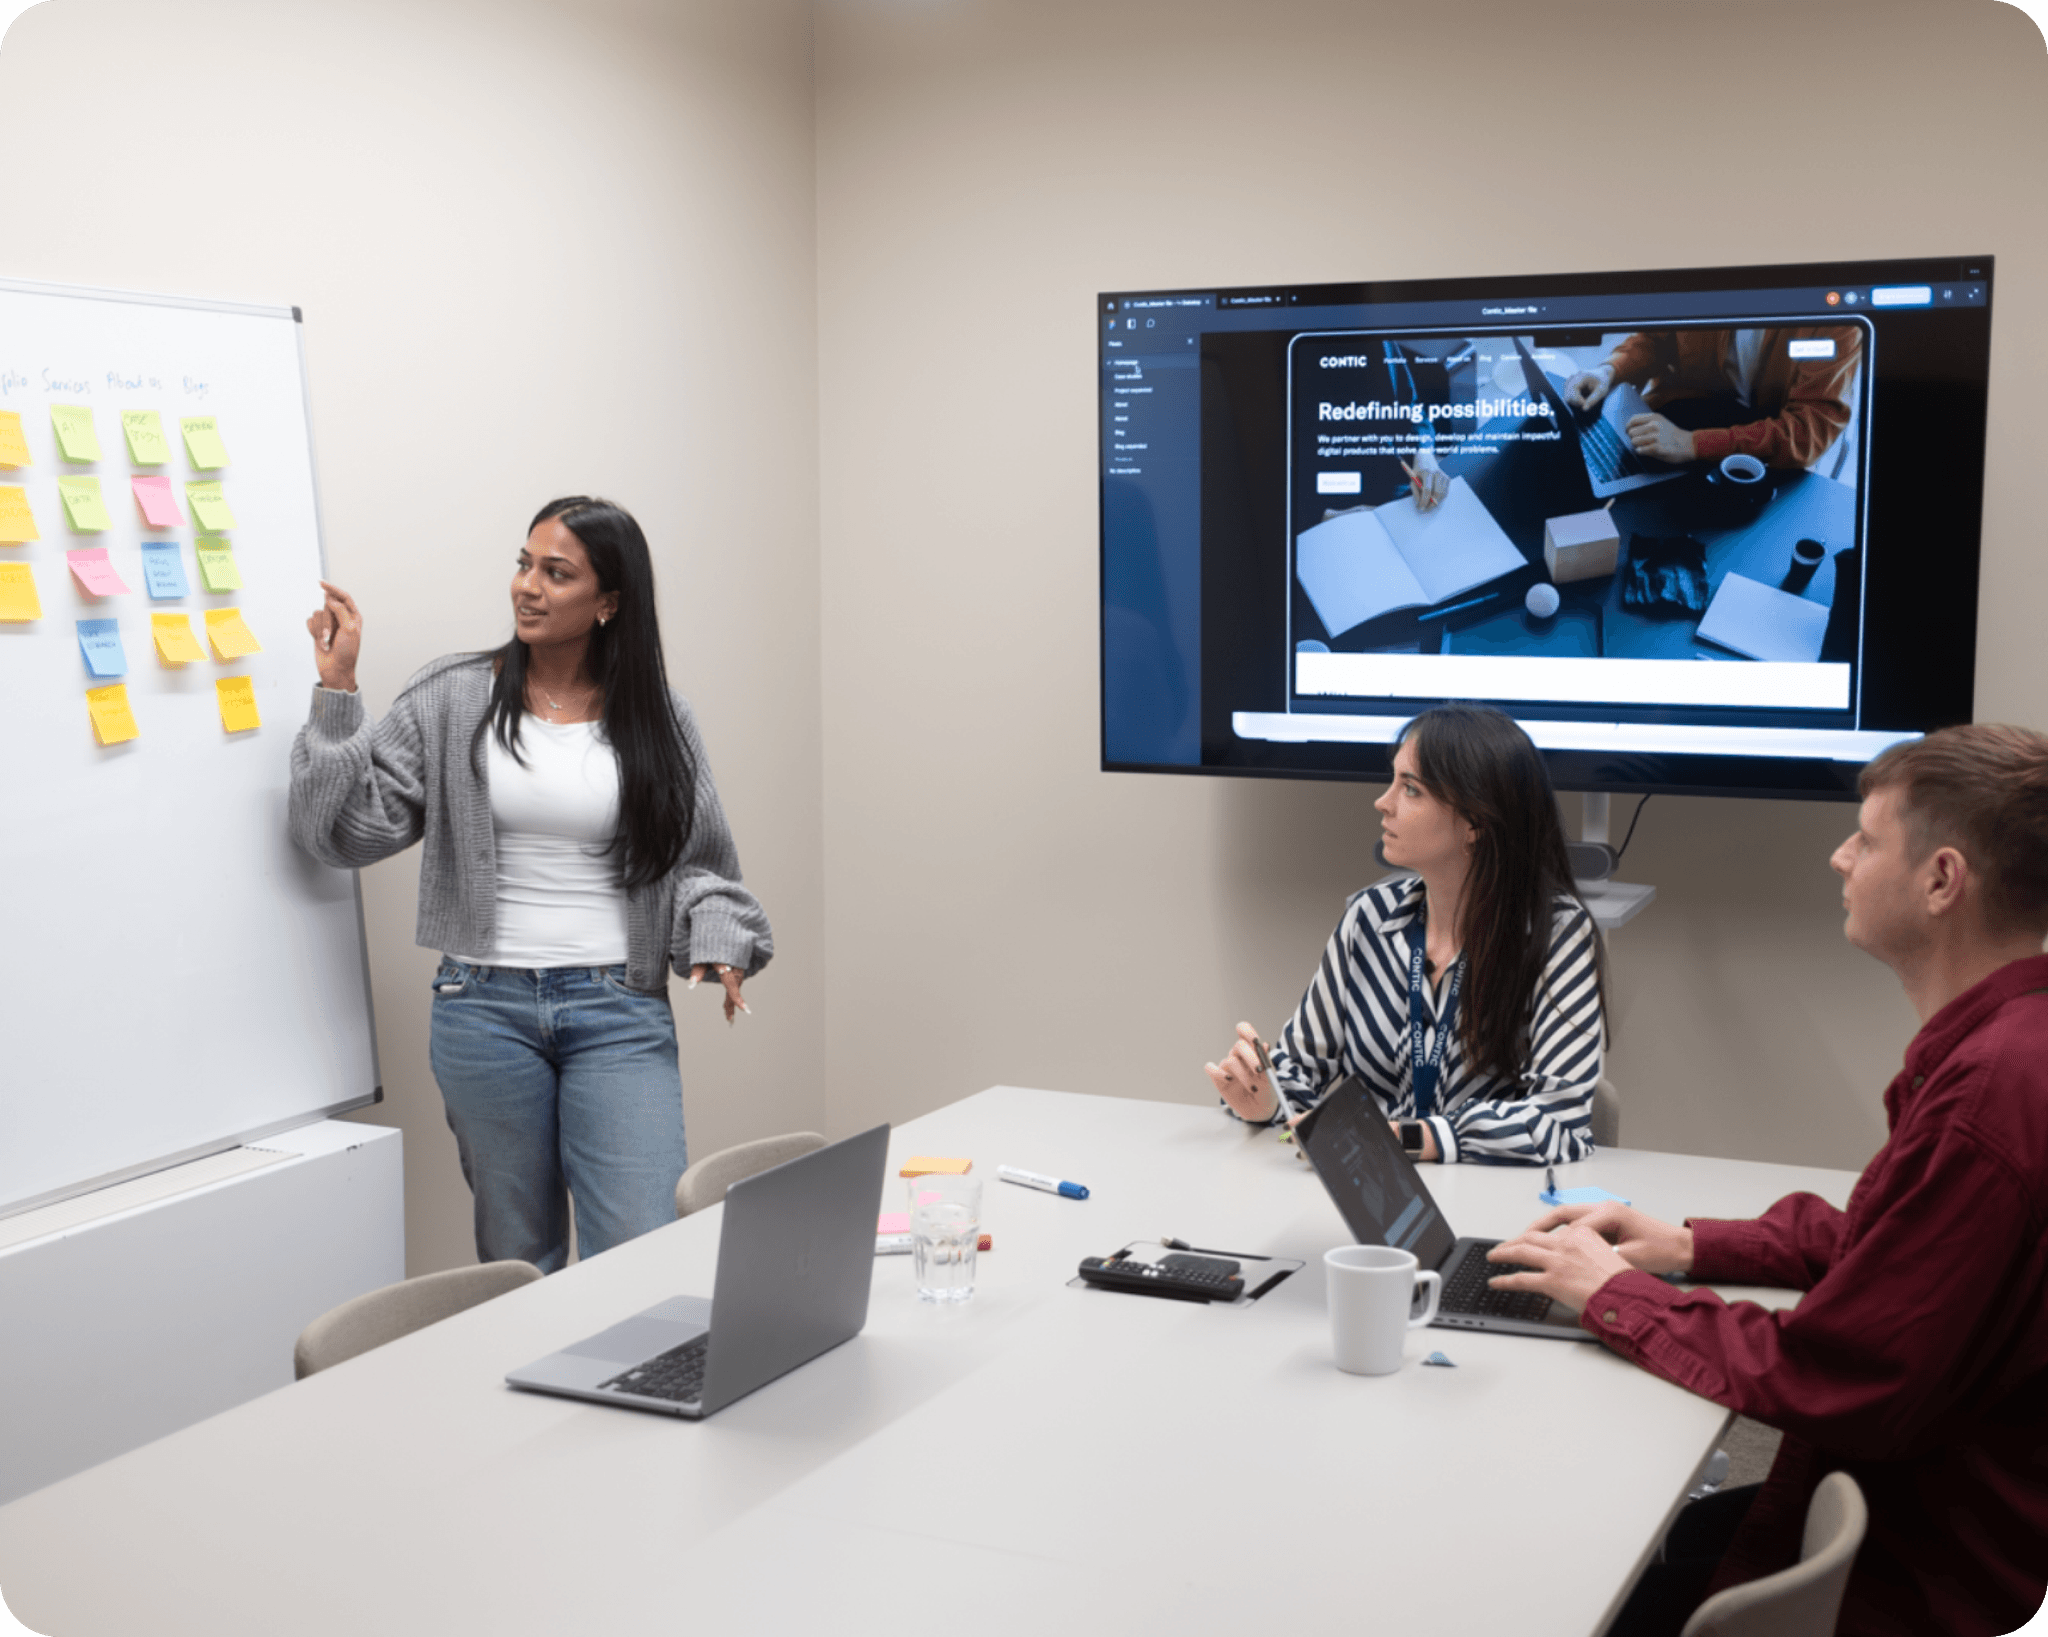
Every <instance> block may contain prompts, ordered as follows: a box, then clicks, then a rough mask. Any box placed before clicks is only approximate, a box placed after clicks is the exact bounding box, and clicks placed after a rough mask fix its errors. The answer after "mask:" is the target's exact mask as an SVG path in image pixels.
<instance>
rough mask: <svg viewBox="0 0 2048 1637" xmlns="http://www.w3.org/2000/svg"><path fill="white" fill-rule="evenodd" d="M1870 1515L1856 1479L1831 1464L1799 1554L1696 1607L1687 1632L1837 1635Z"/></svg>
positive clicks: (1697, 1635)
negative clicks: (1785, 1566) (1796, 1558)
mask: <svg viewBox="0 0 2048 1637" xmlns="http://www.w3.org/2000/svg"><path fill="white" fill-rule="evenodd" d="M1868 1521H1869V1514H1868V1513H1867V1512H1866V1511H1865V1510H1864V1505H1863V1491H1862V1490H1860V1489H1858V1488H1857V1487H1856V1480H1855V1479H1854V1478H1852V1477H1850V1476H1849V1474H1848V1473H1846V1472H1830V1473H1829V1474H1828V1475H1827V1476H1826V1477H1825V1478H1823V1479H1821V1481H1820V1487H1819V1488H1818V1489H1816V1490H1815V1491H1814V1492H1813V1500H1812V1502H1811V1503H1810V1504H1809V1505H1808V1506H1807V1508H1806V1539H1805V1541H1804V1542H1803V1543H1802V1544H1801V1546H1800V1549H1799V1561H1798V1562H1797V1563H1796V1564H1794V1565H1793V1566H1792V1567H1791V1568H1789V1569H1782V1570H1780V1571H1779V1572H1778V1573H1777V1574H1770V1575H1765V1576H1764V1577H1763V1579H1761V1580H1752V1581H1750V1582H1749V1583H1748V1584H1747V1585H1742V1586H1730V1587H1729V1588H1728V1589H1727V1590H1726V1591H1724V1592H1716V1593H1715V1594H1714V1595H1713V1596H1712V1597H1710V1598H1708V1599H1707V1600H1706V1601H1705V1602H1704V1603H1702V1604H1701V1605H1700V1606H1699V1607H1698V1608H1697V1609H1695V1610H1694V1611H1693V1616H1692V1618H1691V1619H1690V1620H1688V1621H1686V1623H1685V1630H1684V1631H1683V1632H1682V1633H1680V1637H1830V1634H1831V1633H1832V1632H1833V1631H1834V1629H1835V1618H1836V1616H1837V1615H1839V1614H1840V1613H1841V1609H1842V1593H1843V1591H1844V1589H1846V1588H1847V1586H1848V1584H1849V1569H1850V1566H1851V1565H1852V1564H1854V1563H1855V1561H1856V1549H1857V1548H1858V1547H1859V1546H1861V1545H1862V1544H1863V1530H1864V1527H1865V1525H1866V1524H1867V1523H1868Z"/></svg>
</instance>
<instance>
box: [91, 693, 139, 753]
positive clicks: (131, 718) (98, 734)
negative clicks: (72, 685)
mask: <svg viewBox="0 0 2048 1637" xmlns="http://www.w3.org/2000/svg"><path fill="white" fill-rule="evenodd" d="M85 708H86V709H87V710H88V711H89V712H91V713H92V732H93V737H94V738H95V739H97V740H99V742H100V743H101V744H103V745H118V744H120V743H122V742H123V741H124V740H128V739H133V738H135V737H136V736H137V735H138V734H140V733H141V732H142V729H140V728H139V727H137V726H136V725H135V713H134V712H133V711H132V710H130V709H129V708H128V685H127V683H125V682H109V683H108V684H107V685H106V686H105V687H104V688H87V689H86V690H85Z"/></svg>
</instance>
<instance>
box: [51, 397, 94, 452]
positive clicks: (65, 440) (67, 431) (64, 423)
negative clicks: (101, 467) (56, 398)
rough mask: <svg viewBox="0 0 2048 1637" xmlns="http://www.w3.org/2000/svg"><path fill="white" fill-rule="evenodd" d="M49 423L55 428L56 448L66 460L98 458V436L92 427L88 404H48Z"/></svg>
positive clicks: (90, 410) (90, 409)
mask: <svg viewBox="0 0 2048 1637" xmlns="http://www.w3.org/2000/svg"><path fill="white" fill-rule="evenodd" d="M50 425H51V426H53V427H54V428H56V432H57V448H58V450H59V452H60V453H62V455H63V456H64V458H65V459H66V460H98V459H99V458H100V438H99V434H98V433H97V432H95V431H94V430H93V429H92V407H91V406H90V405H89V404H52V405H50Z"/></svg>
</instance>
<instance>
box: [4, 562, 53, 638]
mask: <svg viewBox="0 0 2048 1637" xmlns="http://www.w3.org/2000/svg"><path fill="white" fill-rule="evenodd" d="M42 617H43V604H42V599H41V598H39V597H38V596H37V595H36V577H35V576H34V575H33V574H31V573H30V572H29V567H28V564H26V563H0V620H12V621H13V622H15V623H16V624H20V623H21V622H22V621H24V620H39V619H41V618H42Z"/></svg>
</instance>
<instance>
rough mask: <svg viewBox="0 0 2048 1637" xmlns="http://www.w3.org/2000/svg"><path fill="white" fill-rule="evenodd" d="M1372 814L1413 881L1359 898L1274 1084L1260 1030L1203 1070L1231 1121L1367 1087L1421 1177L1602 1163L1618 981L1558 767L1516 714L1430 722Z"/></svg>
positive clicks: (1404, 740) (1410, 741)
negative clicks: (1592, 906)
mask: <svg viewBox="0 0 2048 1637" xmlns="http://www.w3.org/2000/svg"><path fill="white" fill-rule="evenodd" d="M1373 806H1374V807H1375V808H1377V809H1378V811H1379V814H1380V823H1381V835H1382V838H1383V842H1384V846H1385V852H1386V858H1387V862H1388V863H1390V864H1396V865H1399V866H1401V867H1403V868H1405V869H1410V870H1413V871H1414V872H1415V874H1414V875H1413V876H1412V877H1410V878H1408V879H1406V880H1400V881H1393V882H1389V883H1387V884H1386V885H1384V886H1378V887H1372V888H1368V889H1367V890H1366V891H1364V892H1361V893H1358V894H1357V895H1355V896H1354V897H1353V898H1352V900H1351V902H1350V905H1349V906H1348V907H1347V908H1346V910H1345V912H1344V918H1343V919H1342V920H1341V921H1339V922H1338V923H1337V930H1336V931H1335V932H1333V933H1332V934H1331V935H1330V943H1329V947H1328V948H1327V949H1325V950H1324V951H1323V962H1322V965H1321V966H1320V967H1319V968H1317V970H1316V974H1315V977H1314V978H1313V979H1312V980H1310V983H1309V986H1308V993H1307V994H1305V995H1303V996H1302V998H1301V1005H1300V1006H1299V1007H1297V1008H1296V1009H1295V1013H1294V1016H1293V1017H1292V1018H1291V1019H1290V1020H1289V1021H1288V1024H1287V1027H1286V1028H1284V1029H1282V1030H1281V1031H1280V1043H1279V1045H1278V1047H1277V1048H1276V1049H1275V1050H1274V1051H1273V1053H1272V1074H1271V1075H1270V1076H1269V1075H1267V1074H1266V1073H1265V1072H1264V1070H1263V1069H1262V1068H1261V1065H1260V1047H1259V1044H1258V1036H1257V1035H1256V1034H1255V1033H1254V1031H1253V1029H1252V1027H1251V1025H1250V1024H1248V1023H1240V1024H1239V1025H1238V1026H1237V1035H1238V1038H1237V1040H1236V1041H1235V1042H1234V1043H1233V1044H1232V1046H1231V1049H1230V1052H1229V1055H1228V1056H1226V1057H1225V1058H1224V1059H1223V1061H1222V1063H1221V1064H1216V1063H1209V1064H1205V1065H1204V1067H1205V1068H1206V1069H1207V1071H1208V1074H1209V1078H1210V1080H1211V1081H1213V1082H1214V1083H1215V1086H1216V1090H1217V1093H1218V1094H1219V1095H1220V1096H1221V1097H1222V1099H1223V1102H1224V1106H1225V1107H1226V1108H1228V1109H1229V1110H1230V1112H1231V1113H1233V1114H1235V1115H1236V1116H1237V1117H1238V1118H1239V1119H1241V1120H1245V1121H1247V1122H1250V1123H1252V1124H1256V1125H1271V1124H1275V1123H1277V1122H1278V1121H1279V1120H1280V1119H1281V1117H1282V1113H1283V1110H1282V1107H1281V1103H1280V1099H1279V1097H1278V1095H1277V1094H1276V1092H1275V1090H1274V1081H1275V1080H1277V1081H1278V1082H1279V1084H1280V1086H1281V1087H1283V1088H1284V1089H1285V1090H1286V1092H1287V1098H1288V1102H1289V1103H1291V1104H1292V1105H1293V1109H1294V1111H1295V1112H1297V1113H1298V1112H1300V1111H1302V1110H1305V1109H1307V1108H1309V1107H1312V1106H1314V1104H1315V1103H1317V1102H1318V1101H1320V1100H1321V1099H1322V1097H1323V1095H1324V1094H1325V1093H1326V1092H1328V1091H1329V1090H1330V1088H1331V1087H1332V1086H1334V1085H1336V1084H1337V1083H1338V1082H1339V1081H1340V1080H1342V1079H1344V1078H1345V1077H1346V1076H1347V1075H1356V1076H1358V1078H1359V1079H1361V1080H1363V1081H1364V1082H1365V1084H1366V1085H1367V1086H1368V1087H1370V1088H1371V1090H1372V1094H1373V1096H1374V1097H1376V1098H1377V1099H1378V1100H1379V1104H1380V1107H1381V1108H1382V1109H1383V1110H1384V1111H1385V1113H1386V1116H1387V1118H1388V1120H1389V1121H1390V1122H1391V1123H1392V1124H1393V1126H1394V1128H1395V1131H1396V1133H1397V1134H1398V1135H1399V1136H1400V1138H1401V1141H1402V1145H1403V1146H1404V1147H1405V1148H1406V1149H1407V1150H1408V1152H1409V1153H1410V1154H1411V1155H1413V1156H1414V1157H1415V1158H1417V1159H1419V1160H1440V1161H1443V1162H1445V1163H1450V1162H1454V1161H1461V1160H1462V1161H1468V1162H1470V1161H1478V1162H1480V1163H1483V1164H1489V1165H1544V1164H1562V1163H1563V1162H1565V1161H1568V1160H1582V1159H1585V1158H1587V1157H1588V1156H1589V1155H1590V1154H1591V1153H1592V1152H1593V1136H1592V1125H1591V1122H1592V1112H1593V1088H1594V1087H1595V1086H1596V1085H1597V1084H1598V1083H1599V1080H1600V1058H1601V1050H1602V1046H1603V1044H1604V1033H1605V1022H1604V1017H1603V1008H1604V1002H1605V974H1604V971H1603V959H1602V953H1601V948H1600V937H1599V933H1598V932H1597V930H1596V929H1595V928H1594V925H1593V917H1592V916H1591V915H1590V914H1589V913H1588V912H1587V910H1586V906H1585V905H1584V903H1582V902H1581V901H1580V899H1579V896H1578V894H1577V892H1576V891H1575V890H1574V889H1573V887H1572V877H1571V866H1570V864H1569V863H1568V861H1567V859H1566V856H1565V846H1564V831H1563V828H1562V827H1561V826H1560V824H1559V823H1558V817H1557V799H1556V797H1555V795H1554V794H1553V793H1552V791H1551V788H1550V776H1549V774H1548V772H1547V771H1546V770H1545V768H1544V766H1543V758H1542V756H1541V755H1539V754H1538V753H1537V750H1536V747H1535V746H1534V745H1533V744H1531V743H1530V742H1529V736H1528V735H1527V734H1525V733H1524V732H1523V731H1522V730H1521V729H1520V728H1519V727H1517V726H1516V725H1515V723H1514V722H1513V720H1512V719H1510V718H1509V717H1507V716H1504V715H1502V714H1501V713H1500V712H1499V711H1495V710H1483V709H1474V708H1470V707H1466V706H1456V705H1446V706H1442V707H1439V708H1438V709H1436V710H1431V711H1425V712H1424V713H1423V714H1422V715H1420V716H1418V717H1416V718H1415V720H1414V721H1412V722H1410V723H1409V724H1408V726H1407V728H1406V729H1405V730H1403V733H1402V736H1401V742H1400V747H1399V750H1398V751H1397V753H1396V754H1395V757H1394V780H1393V783H1392V784H1391V785H1390V786H1389V787H1388V790H1387V793H1386V794H1385V795H1384V796H1382V797H1380V799H1379V800H1378V801H1376V802H1375V803H1373ZM1411 1018H1412V1019H1414V1020H1415V1021H1417V1022H1419V1023H1420V1025H1421V1027H1420V1028H1419V1029H1411V1028H1410V1026H1409V1024H1410V1020H1411Z"/></svg>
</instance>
